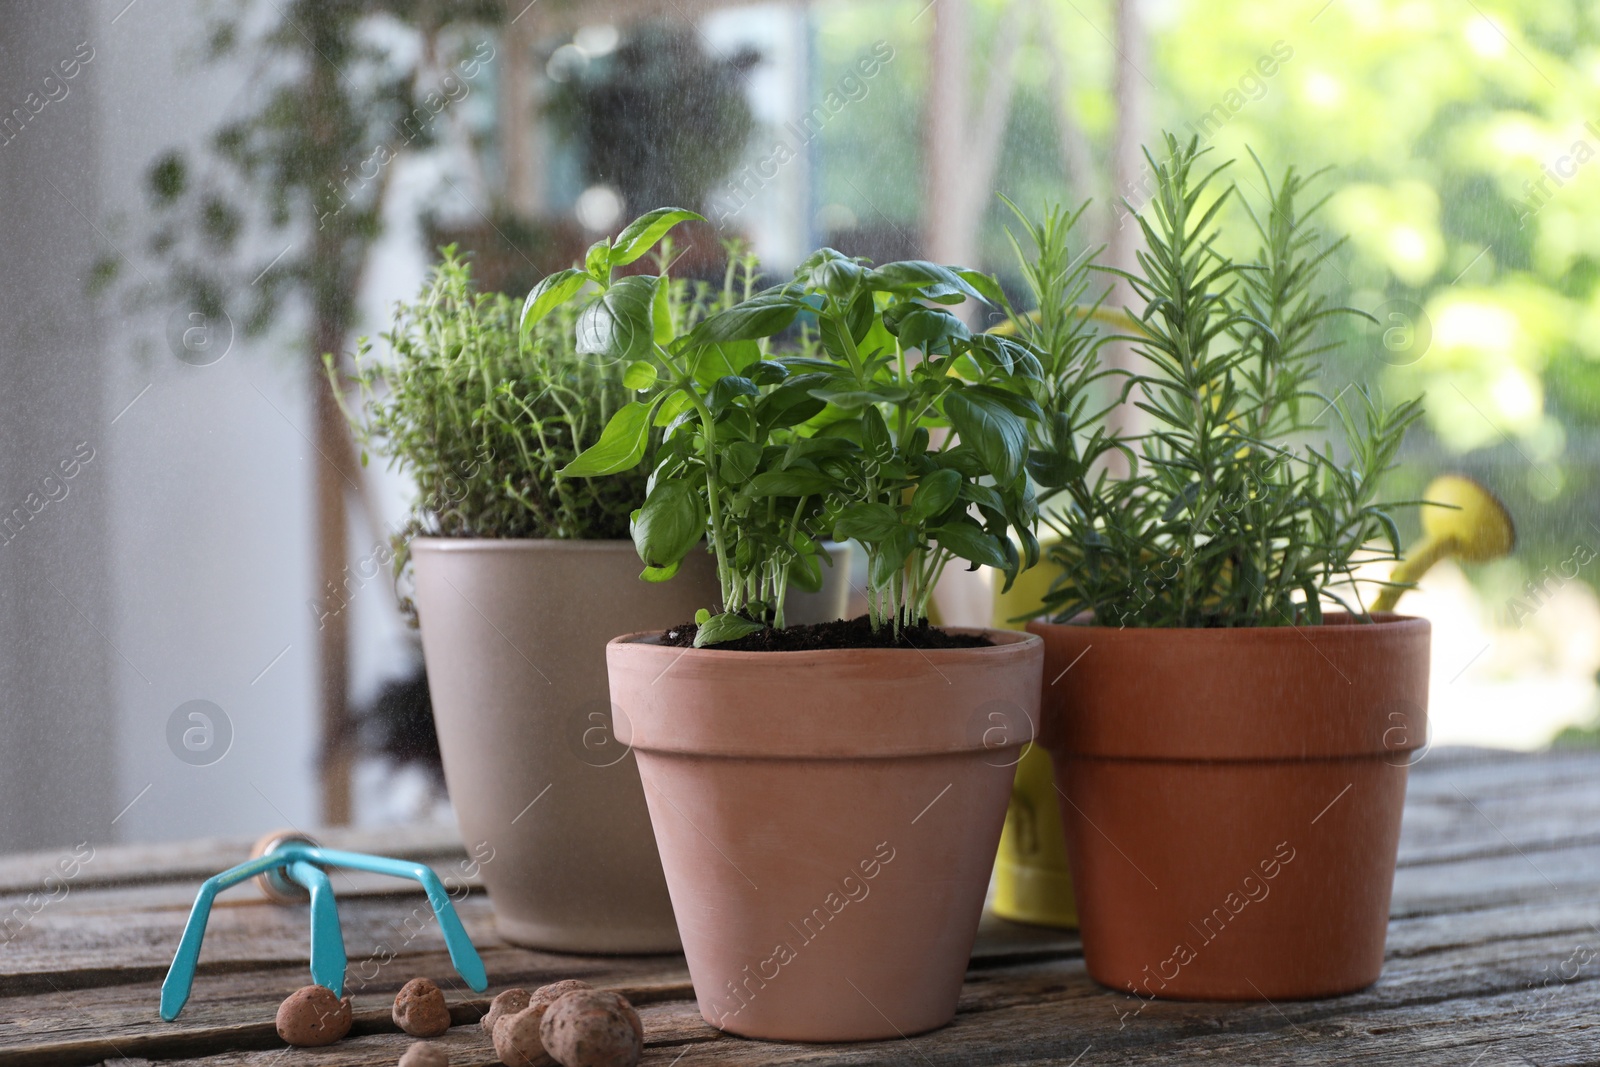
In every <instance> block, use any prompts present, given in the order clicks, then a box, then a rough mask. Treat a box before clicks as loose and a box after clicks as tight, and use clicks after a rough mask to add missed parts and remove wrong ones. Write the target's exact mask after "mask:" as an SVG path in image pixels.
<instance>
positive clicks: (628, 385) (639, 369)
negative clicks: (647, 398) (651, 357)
mask: <svg viewBox="0 0 1600 1067" xmlns="http://www.w3.org/2000/svg"><path fill="white" fill-rule="evenodd" d="M654 384H656V368H655V364H653V363H649V362H647V361H645V360H642V359H641V360H639V361H638V362H637V363H630V364H628V369H627V370H625V371H623V372H622V385H623V388H625V389H635V390H638V389H648V388H650V387H651V386H652V385H654Z"/></svg>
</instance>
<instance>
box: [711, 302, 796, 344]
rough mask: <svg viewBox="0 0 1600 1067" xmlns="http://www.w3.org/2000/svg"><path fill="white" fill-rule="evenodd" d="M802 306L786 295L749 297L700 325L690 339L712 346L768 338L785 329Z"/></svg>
mask: <svg viewBox="0 0 1600 1067" xmlns="http://www.w3.org/2000/svg"><path fill="white" fill-rule="evenodd" d="M804 306H805V305H804V304H803V303H802V302H801V301H800V300H799V299H798V298H797V297H794V296H791V295H789V294H787V293H770V294H765V295H761V296H752V297H751V298H750V299H749V300H745V301H742V302H740V303H738V304H735V305H733V307H731V308H728V309H727V310H725V311H719V312H717V313H716V314H715V315H712V316H711V317H710V318H708V319H706V320H705V321H704V322H702V323H700V325H698V326H696V327H695V328H694V330H693V332H691V333H690V335H689V339H690V341H692V342H694V343H696V344H712V343H715V342H718V341H754V340H757V339H759V338H762V337H771V336H772V335H773V334H775V333H781V332H782V331H784V330H786V329H788V327H789V324H790V323H791V322H793V321H794V317H795V316H796V315H798V314H799V313H800V309H801V308H802V307H804Z"/></svg>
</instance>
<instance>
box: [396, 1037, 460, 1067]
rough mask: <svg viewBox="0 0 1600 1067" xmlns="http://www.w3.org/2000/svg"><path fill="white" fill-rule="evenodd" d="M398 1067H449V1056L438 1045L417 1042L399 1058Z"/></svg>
mask: <svg viewBox="0 0 1600 1067" xmlns="http://www.w3.org/2000/svg"><path fill="white" fill-rule="evenodd" d="M400 1067H450V1054H449V1053H448V1052H446V1051H445V1050H444V1049H442V1048H440V1047H439V1046H438V1045H430V1044H428V1043H427V1042H424V1041H418V1042H417V1043H416V1044H414V1045H412V1046H411V1047H410V1048H408V1049H406V1051H405V1055H403V1056H401V1057H400Z"/></svg>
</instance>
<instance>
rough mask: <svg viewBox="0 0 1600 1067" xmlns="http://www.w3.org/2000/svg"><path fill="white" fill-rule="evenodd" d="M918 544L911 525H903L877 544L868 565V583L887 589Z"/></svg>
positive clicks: (873, 586) (877, 587)
mask: <svg viewBox="0 0 1600 1067" xmlns="http://www.w3.org/2000/svg"><path fill="white" fill-rule="evenodd" d="M916 546H917V535H916V532H915V531H914V530H912V529H911V528H910V527H909V526H902V527H900V528H899V529H898V530H896V531H895V532H894V533H893V534H891V535H890V536H889V537H888V539H887V540H885V541H884V542H883V543H882V544H880V545H878V546H877V551H876V552H875V553H874V554H873V556H872V560H871V562H870V563H869V564H868V566H867V583H868V584H869V585H870V586H872V588H874V589H887V588H888V586H889V585H890V583H891V582H893V581H894V576H895V574H896V573H897V572H898V571H899V570H900V568H901V567H903V566H905V562H906V557H907V556H909V555H911V550H912V549H913V548H915V547H916Z"/></svg>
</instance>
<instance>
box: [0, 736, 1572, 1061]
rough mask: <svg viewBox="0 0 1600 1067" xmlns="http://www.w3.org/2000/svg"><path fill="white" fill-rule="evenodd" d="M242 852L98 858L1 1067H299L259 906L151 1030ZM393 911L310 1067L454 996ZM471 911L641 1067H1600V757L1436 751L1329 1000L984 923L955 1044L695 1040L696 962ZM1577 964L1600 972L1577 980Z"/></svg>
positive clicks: (20, 980)
mask: <svg viewBox="0 0 1600 1067" xmlns="http://www.w3.org/2000/svg"><path fill="white" fill-rule="evenodd" d="M402 838H403V840H404V841H405V844H403V845H402V844H399V843H398V842H399V841H400V840H401V839H402ZM325 840H327V842H328V843H329V844H337V845H338V846H339V847H351V848H358V849H363V850H368V851H389V852H393V851H395V850H396V849H397V848H401V849H404V850H405V854H408V855H413V856H416V857H417V858H422V859H424V860H425V861H427V862H430V863H432V864H433V865H434V866H435V867H436V868H437V867H440V866H441V865H442V866H445V867H446V868H448V865H449V864H451V863H453V862H455V861H456V860H457V858H458V857H460V856H461V855H462V853H461V851H460V846H459V843H458V842H456V840H455V839H454V836H453V835H452V834H450V833H449V832H448V830H444V829H442V828H433V829H431V830H427V831H424V832H422V833H420V834H413V833H411V832H410V831H407V832H406V833H405V834H404V835H397V834H396V833H395V832H394V831H381V832H379V834H377V835H375V836H368V837H366V838H363V837H362V836H361V835H360V834H359V833H357V834H352V835H349V836H348V837H340V836H338V835H327V836H326V837H325ZM247 848H248V842H240V841H238V840H232V841H213V842H191V843H184V844H181V845H177V846H145V847H132V848H128V849H127V850H125V851H120V850H113V851H110V852H108V853H100V852H98V851H97V854H96V864H99V867H98V870H97V871H96V872H95V875H94V878H93V879H90V878H89V877H88V876H87V872H86V876H85V879H84V880H83V881H82V882H77V881H75V882H74V885H73V892H72V893H71V895H70V896H69V897H68V898H67V899H63V900H61V901H58V902H56V903H55V904H54V905H52V906H51V907H48V908H46V909H45V910H44V911H42V912H41V913H40V914H38V915H37V916H34V917H33V918H32V920H31V921H30V922H29V923H28V924H27V926H26V927H25V928H24V930H23V932H22V934H21V935H19V936H18V937H16V938H15V939H14V940H13V941H12V942H11V943H9V944H3V943H0V1063H3V1064H6V1065H8V1067H9V1065H11V1064H13V1063H15V1064H17V1065H18V1067H24V1065H27V1064H87V1063H98V1062H100V1061H102V1060H111V1059H114V1058H117V1057H121V1056H130V1057H143V1058H146V1059H149V1060H152V1061H158V1062H163V1063H167V1062H172V1063H183V1064H186V1065H202V1064H203V1065H205V1067H235V1065H247V1064H248V1065H253V1067H267V1065H272V1067H286V1065H287V1063H288V1062H289V1061H288V1060H286V1059H285V1058H284V1056H283V1050H282V1048H281V1046H280V1044H279V1042H278V1040H277V1038H276V1035H275V1034H274V1033H273V1030H272V1013H273V1011H274V1010H275V1008H276V1005H277V1002H278V1000H280V999H281V998H282V996H284V995H285V994H286V993H287V992H288V991H289V990H291V989H293V988H295V987H296V986H298V985H300V984H302V983H303V982H304V981H306V980H307V976H306V970H305V940H306V925H305V924H306V918H305V914H304V909H301V908H295V909H283V908H277V907H272V906H268V905H264V904H260V903H255V902H251V901H249V900H248V898H246V897H241V899H240V900H239V902H238V903H234V904H231V905H229V906H227V907H224V908H219V910H218V912H217V913H216V915H215V916H214V918H213V928H214V929H213V936H212V937H209V938H208V940H207V945H206V950H205V953H204V954H203V956H202V969H201V977H200V978H199V979H198V980H197V983H196V988H195V993H194V996H193V998H192V999H191V1002H190V1006H189V1008H187V1009H186V1010H185V1013H184V1015H183V1016H182V1017H181V1019H180V1020H179V1022H178V1023H176V1024H163V1023H160V1022H159V1021H158V1020H157V1019H156V1016H155V1004H156V993H157V986H158V983H159V981H160V978H161V976H162V975H163V974H164V973H165V968H166V964H167V961H168V959H170V953H171V951H172V947H173V945H174V944H175V943H176V939H177V933H178V930H179V929H180V928H181V925H182V922H183V919H184V916H185V914H186V911H187V905H188V901H189V898H190V895H191V894H192V892H193V889H194V886H195V884H196V883H197V882H198V880H199V879H200V878H201V877H203V876H204V875H206V874H210V873H214V872H215V871H217V870H221V869H222V868H223V867H226V866H228V865H229V864H231V863H234V862H238V860H239V859H240V858H241V857H242V855H243V853H244V851H245V850H246V849H247ZM55 858H56V855H55V854H53V853H39V854H34V855H33V856H31V857H20V858H19V857H12V858H10V859H7V860H0V900H3V899H10V898H14V897H15V895H16V894H18V893H23V894H25V893H26V892H29V891H31V890H32V888H33V887H34V886H35V885H36V884H37V883H36V882H35V881H34V879H35V877H36V875H37V874H38V873H39V872H40V871H41V869H48V864H49V863H53V862H54V860H55ZM102 859H104V860H105V861H106V862H105V863H104V864H100V861H101V860H102ZM41 861H45V867H44V868H41V867H40V863H41ZM391 884H393V883H391ZM383 888H384V887H383V886H381V885H366V884H363V885H355V884H352V885H351V886H350V887H349V888H348V889H346V888H344V887H343V886H341V887H339V888H338V892H339V893H340V896H341V913H342V914H343V916H344V919H345V926H346V936H347V941H348V943H349V946H350V956H351V959H352V961H353V962H352V971H351V974H352V979H351V984H352V986H353V987H354V986H356V985H358V984H360V978H359V975H360V972H359V971H358V969H357V968H358V967H359V965H360V962H361V961H362V959H363V958H365V956H366V955H370V954H372V953H373V952H374V951H375V950H377V949H378V948H379V947H380V946H389V947H390V949H391V951H392V950H393V944H394V943H395V942H397V941H400V942H403V943H402V944H401V945H400V949H399V951H398V953H397V954H396V958H395V959H394V960H393V961H392V962H390V963H388V964H387V965H386V966H384V967H381V968H379V969H378V971H377V974H376V975H375V977H373V978H372V979H371V980H370V981H369V982H367V983H366V984H365V988H364V989H360V990H357V997H358V999H357V1009H358V1013H357V1020H358V1021H357V1027H356V1034H355V1036H353V1037H352V1038H350V1039H347V1040H346V1041H344V1042H341V1043H340V1044H339V1045H337V1046H335V1047H333V1048H331V1049H324V1050H318V1051H316V1052H315V1053H310V1052H308V1053H301V1054H296V1056H295V1058H296V1059H300V1058H307V1062H310V1059H309V1058H310V1057H314V1059H315V1062H317V1063H318V1064H327V1065H335V1067H367V1065H374V1064H393V1063H394V1062H395V1061H396V1060H397V1059H398V1057H399V1054H400V1052H402V1051H403V1050H404V1048H405V1047H406V1046H407V1045H408V1044H409V1041H410V1039H408V1038H406V1037H405V1036H404V1035H401V1034H398V1033H396V1032H394V1027H393V1024H392V1022H391V1021H390V1020H389V1016H388V1001H389V998H390V997H391V996H392V994H393V991H394V989H396V988H397V987H398V986H399V985H400V984H401V983H403V982H404V981H405V980H406V979H407V978H409V977H412V976H414V975H416V974H428V975H431V976H433V977H435V978H437V979H441V980H443V979H446V978H447V977H449V976H451V975H452V974H453V972H452V970H451V968H450V967H449V964H448V961H447V958H446V956H445V955H444V953H443V951H442V942H441V940H440V939H439V937H438V934H437V931H436V930H433V929H432V923H431V922H430V921H423V922H420V923H419V922H417V921H416V920H413V921H412V924H411V925H410V926H409V927H408V926H407V925H406V924H405V919H406V917H407V916H408V915H410V914H411V912H412V911H413V910H414V909H415V908H416V907H417V905H419V904H420V903H421V902H420V898H416V897H414V896H411V897H408V896H406V895H405V894H404V893H401V894H395V893H383ZM346 897H348V898H349V899H348V900H346V899H345V898H346ZM458 907H459V909H460V910H461V913H462V915H463V918H464V920H465V921H466V923H467V927H468V930H469V932H470V933H471V934H472V936H473V938H474V940H475V941H476V942H477V943H478V944H479V947H480V949H481V950H482V951H483V954H484V957H485V962H486V963H487V964H488V966H489V970H490V975H491V980H492V981H493V982H494V983H495V985H494V986H493V987H492V988H491V992H492V991H493V990H495V989H498V988H501V987H503V986H506V985H512V984H520V985H536V984H539V983H541V982H543V981H549V980H553V979H555V978H559V977H572V976H582V977H585V978H587V979H588V980H590V981H591V982H594V983H595V984H597V985H602V986H607V987H611V988H618V989H621V990H623V991H624V992H626V993H627V994H628V995H629V997H630V998H632V999H634V1000H635V1002H636V1003H639V1004H641V1005H642V1012H641V1013H642V1015H643V1016H644V1018H645V1021H646V1025H647V1028H648V1031H649V1047H648V1048H647V1052H646V1058H645V1062H646V1063H647V1064H654V1065H658V1067H662V1065H673V1064H679V1063H681V1065H682V1067H697V1065H700V1064H708V1065H709V1064H730V1065H733V1064H738V1065H746V1064H755V1063H762V1064H822V1063H838V1064H867V1063H926V1064H927V1065H929V1067H935V1065H938V1067H943V1065H945V1064H982V1063H1007V1064H1033V1063H1040V1064H1043V1063H1057V1064H1066V1063H1072V1062H1073V1061H1074V1058H1075V1057H1078V1056H1080V1054H1081V1055H1082V1059H1081V1060H1080V1061H1079V1062H1081V1063H1082V1064H1083V1065H1084V1067H1090V1065H1091V1064H1094V1063H1110V1062H1117V1063H1130V1064H1153V1063H1171V1062H1196V1063H1208V1064H1210V1063H1216V1064H1238V1065H1244V1067H1249V1065H1255V1064H1281V1063H1288V1062H1294V1063H1308V1064H1331V1063H1354V1062H1358V1061H1359V1062H1362V1063H1363V1064H1391V1063H1392V1064H1401V1063H1402V1062H1403V1063H1404V1064H1405V1065H1406V1067H1415V1065H1428V1064H1434V1063H1439V1064H1446V1063H1448V1064H1462V1065H1473V1064H1477V1065H1478V1067H1493V1065H1495V1064H1499V1063H1516V1062H1533V1063H1539V1064H1600V1011H1597V1009H1600V981H1597V980H1596V975H1597V974H1600V957H1597V956H1595V955H1593V953H1595V952H1597V951H1600V926H1597V925H1596V924H1597V923H1600V756H1596V755H1594V754H1559V755H1533V756H1525V755H1507V754H1503V753H1498V754H1497V753H1485V752H1481V751H1460V750H1456V751H1451V750H1439V751H1436V752H1433V753H1430V754H1429V755H1428V757H1427V758H1426V759H1424V760H1423V761H1422V763H1420V764H1418V765H1417V766H1416V767H1415V768H1413V771H1412V778H1411V788H1410V790H1409V794H1408V799H1407V813H1406V828H1405V833H1404V835H1403V837H1402V842H1401V866H1400V870H1399V871H1398V873H1397V877H1396V885H1395V896H1394V906H1393V909H1392V912H1393V914H1394V916H1395V918H1394V920H1393V921H1392V922H1391V925H1390V938H1389V953H1388V961H1387V963H1386V967H1385V972H1384V977H1383V978H1382V980H1380V982H1379V983H1378V984H1377V985H1376V986H1374V987H1372V988H1371V989H1369V990H1365V991H1362V992H1360V993H1357V994H1354V995H1352V996H1348V997H1341V998H1336V999H1333V1000H1325V1001H1316V1002H1304V1003H1295V1004H1286V1003H1285V1004H1276V1005H1274V1004H1232V1005H1227V1004H1176V1003H1170V1002H1148V1003H1146V1002H1141V1001H1140V1000H1138V999H1137V998H1133V997H1129V996H1124V995H1121V994H1117V993H1114V992H1111V991H1109V990H1105V989H1102V988H1100V987H1098V986H1096V985H1095V984H1094V983H1093V982H1092V981H1091V980H1090V979H1089V978H1088V977H1087V974H1086V973H1085V971H1084V969H1083V963H1082V959H1081V952H1080V948H1079V944H1078V941H1077V939H1076V937H1075V936H1074V935H1072V934H1070V933H1060V932H1052V931H1041V930H1036V929H1031V928H1028V927H1022V926H1017V925H1014V924H1009V923H1004V922H1000V921H998V920H994V919H992V918H991V919H987V920H986V922H985V925H984V928H983V930H982V931H981V933H980V938H979V945H978V949H977V951H976V952H975V956H974V960H973V965H972V968H971V970H970V971H969V973H968V980H967V985H966V988H965V990H964V992H963V996H962V1001H961V1008H960V1014H959V1015H958V1017H957V1019H956V1021H955V1023H954V1024H952V1025H951V1026H949V1027H947V1028H945V1029H943V1030H941V1031H938V1032H937V1033H935V1034H929V1035H922V1036H918V1037H915V1038H912V1039H911V1040H909V1041H892V1042H882V1043H875V1044H869V1045H855V1046H791V1045H780V1044H771V1043H766V1042H747V1041H742V1040H739V1039H736V1038H732V1037H730V1036H728V1035H724V1034H720V1033H718V1032H717V1031H715V1030H713V1029H711V1028H710V1027H708V1026H706V1024H705V1023H704V1022H703V1021H701V1020H700V1018H699V1016H698V1013H697V1012H696V1010H695V1008H694V1005H693V1000H692V991H691V990H690V988H689V985H688V980H687V973H686V971H685V969H684V967H683V963H682V959H681V957H675V956H673V957H657V958H639V957H635V958H612V959H605V958H595V957H588V958H585V957H569V956H558V955H554V954H547V953H534V952H527V951H525V950H521V949H515V948H512V947H510V946H507V945H505V944H503V943H502V942H500V941H499V939H498V938H497V937H496V936H495V934H494V931H493V926H492V919H491V916H490V913H489V910H488V906H487V901H486V900H485V899H484V898H483V897H482V895H481V894H478V893H473V894H471V895H468V896H466V897H464V899H462V900H461V901H460V902H459V903H458ZM0 914H3V912H0ZM421 914H422V915H423V916H424V917H425V916H426V909H425V908H424V909H423V912H422V913H421ZM1575 950H1581V951H1584V952H1587V953H1590V955H1587V956H1584V957H1582V958H1583V959H1584V960H1585V963H1584V965H1582V966H1578V967H1576V969H1574V960H1576V959H1578V958H1579V957H1578V956H1577V955H1575ZM1563 979H1570V980H1563ZM442 984H447V988H451V987H450V986H449V985H448V983H444V982H443V981H442ZM449 995H450V998H451V1001H452V1004H453V1007H454V1012H455V1014H456V1018H457V1020H458V1022H460V1023H469V1022H470V1021H471V1020H473V1019H475V1018H476V1017H477V1015H478V1013H480V1012H481V1011H482V1010H483V1008H484V1006H485V1005H486V1004H487V999H488V998H487V997H475V996H472V995H470V994H469V993H468V991H466V990H465V989H463V988H461V987H460V985H459V983H457V984H455V985H454V987H453V988H451V991H450V994H449ZM444 1042H445V1044H446V1045H447V1047H449V1048H450V1050H451V1062H452V1063H453V1064H456V1065H457V1067H472V1065H476V1064H482V1065H486V1067H487V1065H489V1064H492V1063H494V1062H495V1061H494V1056H493V1052H492V1050H491V1049H490V1047H489V1044H488V1041H487V1039H486V1038H485V1037H484V1036H483V1035H482V1033H481V1031H480V1030H479V1029H478V1028H477V1027H474V1026H470V1025H459V1026H457V1027H456V1028H455V1029H453V1030H452V1031H451V1032H450V1034H448V1035H447V1036H446V1038H445V1039H444ZM141 1067H142V1065H141Z"/></svg>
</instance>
